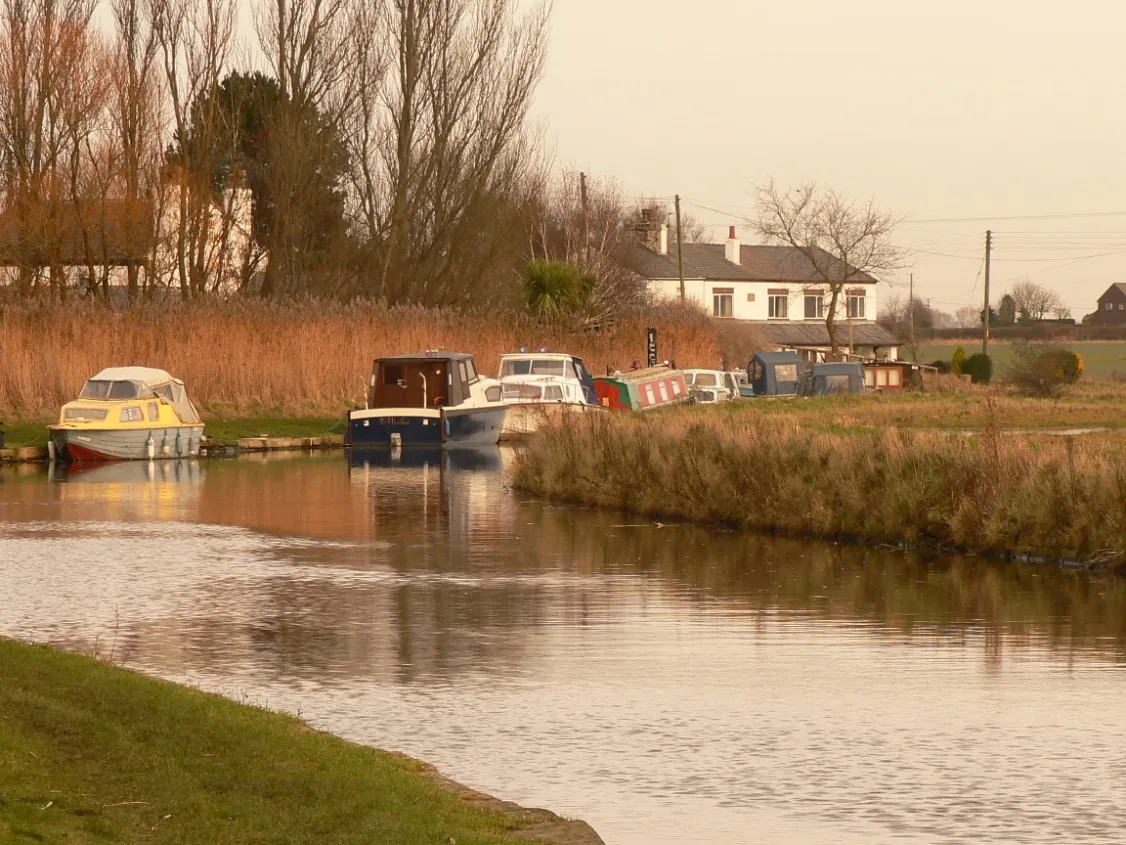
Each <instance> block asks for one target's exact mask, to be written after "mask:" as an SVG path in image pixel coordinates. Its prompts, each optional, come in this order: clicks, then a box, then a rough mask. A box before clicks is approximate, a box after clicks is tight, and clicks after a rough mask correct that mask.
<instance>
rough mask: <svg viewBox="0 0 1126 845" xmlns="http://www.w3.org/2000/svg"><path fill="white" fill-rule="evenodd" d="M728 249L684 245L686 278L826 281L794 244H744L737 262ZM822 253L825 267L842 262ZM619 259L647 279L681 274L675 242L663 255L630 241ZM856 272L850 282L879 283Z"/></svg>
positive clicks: (669, 277)
mask: <svg viewBox="0 0 1126 845" xmlns="http://www.w3.org/2000/svg"><path fill="white" fill-rule="evenodd" d="M725 249H726V247H725V245H724V244H685V245H684V253H683V257H684V278H686V279H708V280H711V281H723V282H789V283H798V284H819V283H824V279H823V278H822V277H821V276H820V275H819V274H818V272H817V270H816V268H815V267H814V264H813V262H812V261H810V259H809V258H808V257H807V256H806V254H805V253H803V252H802V251H801V250H800V249H797V248H795V247H792V246H767V245H763V244H742V245H741V246H740V249H739V263H738V264H735V263H733V262H731V261H728V260H727V258H726V255H725ZM819 252H820V254H821V255H823V256H825V257H826V258H827V259H828V262H826V266H829V262H837V263H838V264H840V263H842V262H839V261H838V260H837V259H834V258H833V257H832V256H830V255H829V253H827V252H825V251H824V250H819ZM618 260H619V261H620V262H621V263H622V264H624V265H625V266H626V267H628V268H629V269H630V270H633V272H635V273H637V274H638V275H639V276H641V277H642V278H645V279H677V278H679V277H680V272H679V268H678V266H677V259H676V246H675V245H674V246H672V247H671V248H670V249H669V251H668V253H667V254H666V255H661V254H660V253H659V252H657V251H656V250H654V249H651V248H650V247H647V246H645V245H644V244H640V243H631V244H627V245H626V246H625V247H623V248H622V249H620V250H619V252H618ZM854 273H855V275H853V276H852V277H851V278H849V279H848V283H849V284H860V285H864V284H875V283H876V279H874V278H872V277H871V276H870V275H868V274H867V273H861V272H859V271H854Z"/></svg>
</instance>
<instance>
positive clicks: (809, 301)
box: [805, 293, 825, 320]
mask: <svg viewBox="0 0 1126 845" xmlns="http://www.w3.org/2000/svg"><path fill="white" fill-rule="evenodd" d="M824 316H825V297H823V296H822V295H821V294H820V293H807V294H806V295H805V318H806V319H807V320H820V319H823V318H824Z"/></svg>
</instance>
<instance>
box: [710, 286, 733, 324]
mask: <svg viewBox="0 0 1126 845" xmlns="http://www.w3.org/2000/svg"><path fill="white" fill-rule="evenodd" d="M734 312H735V289H734V288H715V289H714V290H712V314H714V315H715V316H716V317H731V316H734Z"/></svg>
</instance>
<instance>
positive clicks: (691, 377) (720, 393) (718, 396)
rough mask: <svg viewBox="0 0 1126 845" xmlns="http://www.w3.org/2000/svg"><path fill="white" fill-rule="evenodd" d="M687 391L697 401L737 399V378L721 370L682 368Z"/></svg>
mask: <svg viewBox="0 0 1126 845" xmlns="http://www.w3.org/2000/svg"><path fill="white" fill-rule="evenodd" d="M682 372H683V373H684V381H685V383H686V384H687V385H688V390H689V392H690V393H691V394H692V395H693V396H695V397H696V401H697V402H726V401H729V400H731V399H738V398H739V396H740V392H739V387H740V385H739V379H738V378H737V376H736V374H735V373H727V372H724V371H723V370H682Z"/></svg>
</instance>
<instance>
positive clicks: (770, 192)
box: [752, 181, 904, 359]
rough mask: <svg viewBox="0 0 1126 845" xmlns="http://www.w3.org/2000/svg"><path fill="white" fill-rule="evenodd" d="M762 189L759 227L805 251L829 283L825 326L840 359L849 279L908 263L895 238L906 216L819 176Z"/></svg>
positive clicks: (770, 237) (868, 277) (763, 232)
mask: <svg viewBox="0 0 1126 845" xmlns="http://www.w3.org/2000/svg"><path fill="white" fill-rule="evenodd" d="M756 194H757V198H758V219H757V220H756V221H754V222H753V223H752V225H753V226H754V227H755V229H756V230H757V231H758V233H759V234H760V235H761V236H762V237H764V238H766V239H767V240H769V241H774V242H777V243H782V244H787V245H789V246H792V247H793V248H794V249H796V250H798V251H799V252H801V254H802V255H803V256H805V258H806V260H807V261H808V262H809V264H810V266H811V267H812V268H813V272H814V274H815V275H816V276H817V278H819V279H820V280H821V281H822V282H823V283H824V285H825V286H826V288H827V289H828V294H829V307H828V308H826V309H825V328H826V329H827V331H828V333H829V346H830V350H831V354H832V357H833V358H834V359H835V358H837V357H838V350H839V349H840V343H839V341H838V340H837V317H838V308H839V306H840V304H841V297H842V294H844V293H845V290H846V287H847V285H848V284H849V283H850V282H852V283H855V282H860V281H870V280H871V279H872V278H873V277H875V276H877V275H881V274H885V273H889V272H892V271H894V270H897V269H899V268H900V267H902V265H903V259H904V253H903V251H902V250H901V249H899V248H898V247H896V246H895V245H894V244H893V243H892V241H891V237H892V233H893V232H894V231H895V227H896V225H897V224H898V223H899V220H900V218H898V217H896V216H895V215H893V214H890V213H889V212H886V211H882V210H880V209H879V208H878V207H877V206H876V204H875V202H874V201H868V202H867V203H860V204H857V203H854V202H852V201H850V200H848V199H845V198H844V197H843V196H841V195H840V194H839V193H837V192H836V191H834V190H833V189H831V188H822V187H821V186H819V185H817V184H816V183H813V182H810V183H806V184H804V185H801V186H799V187H797V188H793V189H791V190H788V191H781V190H779V189H778V188H777V187H776V186H775V184H774V182H773V181H770V182H768V183H767V184H766V185H762V186H757V187H756ZM846 303H847V301H846Z"/></svg>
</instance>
